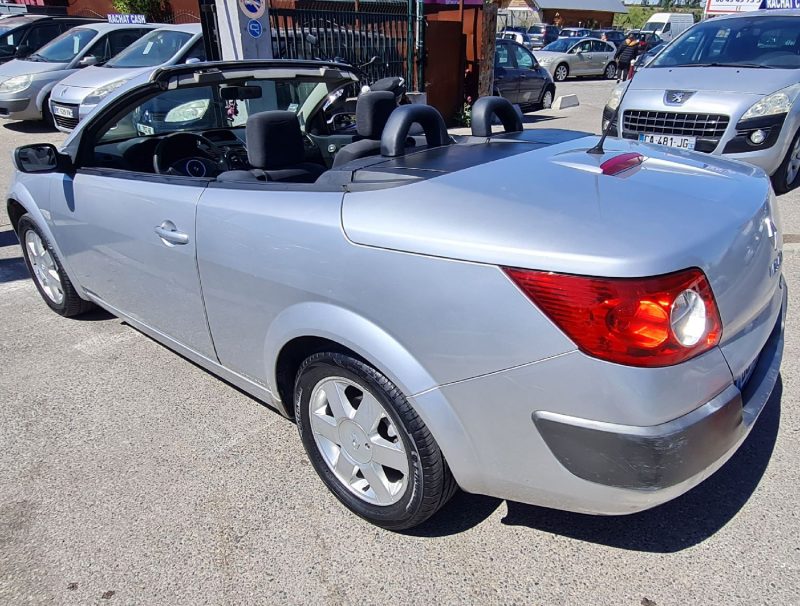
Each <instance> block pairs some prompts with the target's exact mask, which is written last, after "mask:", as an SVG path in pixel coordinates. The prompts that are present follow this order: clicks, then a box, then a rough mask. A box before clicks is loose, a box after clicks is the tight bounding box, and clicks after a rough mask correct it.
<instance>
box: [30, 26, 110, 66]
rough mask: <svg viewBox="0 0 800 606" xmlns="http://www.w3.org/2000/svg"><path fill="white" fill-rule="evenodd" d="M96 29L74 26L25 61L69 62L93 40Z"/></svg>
mask: <svg viewBox="0 0 800 606" xmlns="http://www.w3.org/2000/svg"><path fill="white" fill-rule="evenodd" d="M96 35H97V31H96V30H93V29H84V28H81V27H76V28H73V29H71V30H69V31H68V32H64V33H63V34H61V35H60V36H59V37H58V38H56V39H55V40H53V41H52V42H50V43H49V44H45V45H44V46H43V47H42V48H40V49H39V50H38V52H36V53H34V54H32V55H31V56H30V57H28V58H27V61H46V62H48V63H69V62H70V61H72V60H73V59H74V58H75V57H77V56H78V54H79V53H80V52H81V51H82V50H83V49H84V48H86V46H87V45H88V44H89V43H90V42H91V41H92V40H94V37H95V36H96Z"/></svg>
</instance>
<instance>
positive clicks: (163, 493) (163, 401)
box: [0, 81, 800, 606]
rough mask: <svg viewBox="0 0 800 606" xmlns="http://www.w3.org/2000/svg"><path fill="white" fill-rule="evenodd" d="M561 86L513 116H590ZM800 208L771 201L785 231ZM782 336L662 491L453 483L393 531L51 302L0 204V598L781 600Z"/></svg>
mask: <svg viewBox="0 0 800 606" xmlns="http://www.w3.org/2000/svg"><path fill="white" fill-rule="evenodd" d="M559 88H560V91H559V92H560V93H565V92H577V94H578V95H579V97H580V101H581V107H579V108H575V109H571V110H565V111H561V112H556V111H551V112H546V113H544V114H542V115H540V116H538V117H536V118H529V124H528V126H529V127H531V128H540V127H545V128H570V129H581V130H589V131H593V132H594V131H596V130H597V128H598V126H599V116H600V109H601V108H602V105H603V104H604V102H605V100H606V98H607V96H608V93H609V90H610V88H611V83H609V82H604V81H585V82H577V83H567V84H564V85H561V86H560V87H559ZM32 130H35V129H31V128H30V127H29V126H25V125H20V124H15V123H11V124H0V157H2V158H5V159H6V160H5V161H4V162H3V163H2V164H0V188H2V189H3V190H4V191H5V189H6V188H7V185H8V179H9V176H10V170H11V169H10V165H9V161H8V158H9V154H10V151H11V150H12V149H13V148H14V147H15V146H17V145H20V144H22V143H25V142H33V141H41V140H46V141H54V142H56V141H62V140H63V136H62V135H60V134H54V133H51V132H42V131H40V132H31V131H32ZM520 178H524V175H520ZM534 185H535V184H532V189H533V186H534ZM564 187H565V188H567V187H569V184H568V183H567V184H564ZM538 194H539V195H542V194H551V195H558V192H538ZM642 203H643V204H646V203H648V201H646V200H643V201H642ZM799 208H800V193H792V194H789V195H786V196H784V197H783V198H782V199H781V209H782V212H783V216H784V222H785V227H786V231H787V232H788V233H790V234H800V210H798V209H799ZM799 240H800V239H799ZM799 250H800V249H796V248H795V246H794V245H789V246H788V247H787V250H786V253H785V264H784V271H785V274H786V278H787V280H788V283H789V287H790V289H791V290H793V291H794V293H797V292H800V252H799ZM798 349H800V322H798V316H797V307H796V306H794V307H792V308H790V316H789V323H788V332H787V344H786V353H785V358H784V365H783V373H782V381H781V383H780V385H779V388H778V389H777V393H776V394H775V396H774V397H773V399H772V401H771V402H770V403H769V405H768V408H767V409H766V410H765V412H764V414H763V415H762V418H761V419H760V420H759V422H758V424H757V426H756V427H755V429H754V430H753V433H752V434H751V436H750V438H749V439H748V440H747V442H746V443H745V444H744V446H743V447H742V449H741V450H740V451H739V452H738V453H737V454H736V455H735V456H734V457H733V458H732V459H731V461H730V462H729V463H728V464H727V465H726V466H725V467H724V468H723V469H722V470H720V471H719V472H718V473H717V474H716V475H714V476H713V477H712V478H711V479H709V480H708V481H707V482H705V483H704V484H702V485H701V486H700V487H698V488H697V489H695V490H694V491H692V492H690V493H688V494H687V495H685V496H684V497H682V498H680V499H678V500H676V501H674V502H672V503H669V504H666V505H664V506H661V507H659V508H657V509H655V510H651V511H649V512H645V513H642V514H637V515H633V516H628V517H619V518H613V517H612V518H597V517H591V516H583V515H577V514H569V513H563V512H557V511H552V510H548V509H543V508H538V507H531V506H527V505H520V504H517V503H509V502H504V501H500V500H497V499H490V498H486V497H479V496H473V495H466V494H460V495H458V496H457V497H456V498H455V499H454V500H453V501H452V502H451V503H450V504H449V505H448V506H447V507H446V508H445V509H444V510H442V511H441V512H440V513H439V515H438V516H437V517H436V518H435V519H434V520H432V521H430V522H429V523H427V524H426V525H425V526H423V527H421V528H418V529H416V530H415V531H413V532H411V533H408V534H394V533H390V532H386V531H383V530H379V529H377V528H375V527H372V526H370V525H368V524H366V523H364V522H362V521H360V520H359V519H357V518H356V517H354V516H353V515H351V514H349V512H347V511H346V510H345V509H344V508H343V507H342V506H340V505H339V503H338V502H337V501H336V500H335V499H334V498H333V497H332V496H331V495H330V494H328V492H327V491H326V490H325V489H324V487H323V486H322V483H321V482H320V481H319V480H318V479H317V477H316V476H315V474H314V472H313V470H312V468H311V467H310V465H309V464H307V462H306V459H305V454H304V452H303V450H302V447H301V445H300V442H299V440H298V438H297V435H296V430H295V427H294V425H293V424H292V423H290V422H289V421H286V420H284V419H283V418H281V417H280V416H279V415H277V414H276V413H274V412H272V411H270V410H269V409H267V408H266V407H264V406H262V405H261V404H259V403H258V402H257V401H255V400H253V399H251V398H250V397H248V396H246V395H244V394H243V393H241V392H239V391H237V390H236V389H234V388H232V387H230V386H229V385H227V384H225V383H223V382H221V381H219V380H217V379H216V378H214V377H212V376H211V375H209V374H207V373H206V372H204V371H202V370H200V369H199V368H197V367H195V366H194V365H192V364H191V363H189V362H187V361H186V360H184V359H182V358H180V357H178V356H176V355H175V354H173V353H171V352H169V351H168V350H166V349H165V348H163V347H161V346H160V345H158V344H157V343H155V342H154V341H151V340H150V339H148V338H147V337H145V336H143V335H141V334H139V333H138V332H136V331H134V330H133V329H131V328H129V327H127V326H125V325H123V324H122V323H121V322H120V321H119V320H116V319H114V318H112V317H110V316H108V315H107V314H104V313H100V312H97V313H95V314H93V315H90V316H89V317H88V318H85V319H81V320H65V319H62V318H60V317H58V316H56V315H55V314H53V313H52V312H50V311H49V310H48V308H47V307H46V306H45V305H44V303H42V302H41V301H40V299H39V296H38V294H37V293H36V290H35V288H34V286H33V284H32V283H31V282H30V280H29V279H28V277H27V273H26V270H25V268H24V265H23V263H22V260H21V257H20V251H19V247H18V245H17V242H16V239H15V237H14V235H13V234H12V233H11V232H10V231H9V227H8V225H7V219H6V217H5V213H4V212H2V218H0V360H2V364H3V368H2V373H0V604H27V603H34V604H38V603H57V604H93V603H96V604H114V603H117V604H256V603H270V604H273V603H299V602H313V603H332V604H340V603H354V604H355V603H359V604H360V603H370V604H371V603H391V604H420V603H425V604H429V603H436V604H438V603H446V604H466V603H519V604H569V605H578V604H588V605H600V604H609V605H615V606H617V605H632V606H634V605H636V606H638V605H639V604H643V605H645V606H653V605H654V604H655V605H658V606H667V605H686V604H709V605H712V604H713V605H715V606H722V605H730V604H748V605H749V604H770V605H772V604H775V605H781V606H785V605H791V604H800V507H798V500H800V499H798V497H800V482H798V480H800V471H799V470H800V448H798V441H800V411H798V402H799V401H800V365H798V353H799V352H798Z"/></svg>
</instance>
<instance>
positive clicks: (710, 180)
mask: <svg viewBox="0 0 800 606" xmlns="http://www.w3.org/2000/svg"><path fill="white" fill-rule="evenodd" d="M595 142H596V139H594V138H585V139H579V140H577V141H571V142H567V143H563V144H559V145H553V146H550V147H545V148H542V149H538V150H534V151H530V152H526V153H521V154H518V155H514V156H511V157H506V158H503V159H500V160H496V161H493V162H486V163H483V164H478V165H475V166H472V167H470V168H466V169H463V170H457V171H454V172H451V173H448V174H442V175H441V176H437V177H434V178H429V179H427V180H424V181H421V182H417V183H414V184H411V185H407V186H402V187H396V188H388V189H382V190H379V191H370V192H357V193H348V194H346V196H345V198H344V203H343V212H342V221H343V227H344V230H345V233H346V234H347V236H348V238H350V239H351V240H352V241H353V242H356V243H358V244H362V245H367V246H377V247H382V248H390V249H395V250H400V251H405V252H410V253H416V254H425V255H433V256H440V257H449V258H453V259H458V260H461V261H468V262H478V263H489V264H496V265H500V266H512V267H522V268H528V269H539V270H547V271H555V272H564V273H573V274H583V275H591V276H603V277H643V276H655V275H660V274H666V273H670V272H674V271H678V270H682V269H686V268H689V267H699V268H700V269H702V270H703V271H704V272H705V274H706V276H707V277H708V279H709V282H710V283H711V286H712V290H713V292H714V295H715V298H716V300H717V304H718V306H719V309H720V316H721V318H722V323H723V336H722V342H721V347H722V349H723V352H724V353H725V355H726V358H727V359H728V360H729V363H730V365H731V370H732V371H733V373H734V375H737V374H739V373H741V372H743V371H744V370H745V369H746V368H747V366H748V365H749V364H750V363H751V362H752V360H753V357H754V356H755V355H756V353H757V351H758V350H759V349H760V348H761V347H762V346H763V344H764V343H765V342H766V339H767V337H768V335H769V332H770V330H771V324H772V325H774V320H775V318H776V314H777V311H778V309H779V308H780V294H779V290H780V286H779V283H780V262H781V253H780V250H781V246H782V242H781V235H780V221H779V218H778V217H777V215H776V209H775V208H774V206H773V203H772V202H771V197H772V194H771V189H770V186H769V180H768V179H767V177H766V176H765V175H764V174H763V172H761V171H760V170H759V169H756V168H753V167H749V166H747V165H744V164H741V163H734V162H729V161H726V160H723V159H718V158H714V157H709V156H705V155H701V154H696V153H689V152H669V151H667V150H665V149H660V148H657V147H655V146H648V145H643V144H639V143H636V142H629V141H620V140H614V141H608V142H607V143H606V153H604V154H602V155H590V154H587V153H585V152H586V149H588V148H589V147H591V146H592V145H594V143H595ZM632 152H636V153H641V154H642V155H643V156H644V161H643V162H642V163H641V164H640V165H637V166H634V167H633V168H631V169H630V170H627V171H623V172H621V173H619V174H616V175H613V176H611V175H604V174H602V169H601V168H600V166H601V164H603V163H604V162H607V161H608V160H610V159H612V158H614V157H615V156H617V155H620V154H623V153H632ZM420 153H423V154H424V153H425V152H420ZM476 153H477V152H476ZM770 234H771V235H770ZM776 264H777V267H776ZM770 323H771V324H770Z"/></svg>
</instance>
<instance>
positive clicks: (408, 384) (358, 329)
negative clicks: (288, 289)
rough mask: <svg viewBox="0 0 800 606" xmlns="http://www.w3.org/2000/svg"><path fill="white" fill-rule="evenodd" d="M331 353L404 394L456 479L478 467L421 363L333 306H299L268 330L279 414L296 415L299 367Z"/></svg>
mask: <svg viewBox="0 0 800 606" xmlns="http://www.w3.org/2000/svg"><path fill="white" fill-rule="evenodd" d="M328 348H332V349H333V350H334V351H338V352H340V353H347V354H349V355H352V356H354V357H356V358H357V359H360V360H362V361H363V362H364V363H366V364H369V365H370V366H372V367H374V368H375V369H377V370H378V371H380V372H381V373H383V374H384V375H386V377H388V378H389V379H390V380H391V381H392V383H394V384H395V385H396V386H397V387H398V388H399V389H400V391H402V392H403V394H404V395H405V396H406V397H407V398H408V401H409V403H410V404H411V406H413V407H414V410H415V411H416V412H417V414H418V415H419V416H420V418H421V419H422V420H423V422H424V423H425V424H426V425H427V426H428V429H429V430H430V432H431V434H432V435H433V436H434V438H435V439H436V442H437V443H438V445H439V448H440V449H441V450H442V453H443V454H444V457H445V459H446V460H447V461H448V464H449V465H450V467H451V469H452V471H453V474H454V475H455V477H456V479H457V480H458V478H459V475H462V474H460V473H459V471H460V469H465V468H466V469H474V468H476V462H475V461H476V457H475V454H474V450H473V448H472V445H471V444H472V441H471V440H470V439H469V436H468V435H467V433H466V431H465V429H464V427H463V425H462V423H461V420H460V419H459V417H458V415H457V414H456V411H455V410H454V408H453V406H452V405H450V403H449V402H447V401H446V400H445V398H444V396H443V394H441V393H440V392H439V390H437V389H436V387H437V383H436V381H435V380H434V379H433V377H432V376H431V375H430V374H429V373H428V372H427V371H426V370H425V368H424V367H423V366H422V364H421V363H420V362H419V361H418V360H417V359H416V358H414V356H413V355H412V354H411V353H410V352H409V351H408V350H407V349H406V348H405V347H403V345H402V344H401V343H400V342H399V341H398V340H397V339H396V338H394V337H393V336H392V335H390V334H389V333H387V332H386V331H384V330H383V329H382V328H380V327H379V326H377V325H376V324H374V323H373V322H371V321H370V320H368V319H367V318H364V317H362V316H360V315H358V314H356V313H355V312H353V311H351V310H347V309H344V308H341V307H338V306H336V305H333V304H330V303H322V302H308V303H301V304H298V305H295V306H293V307H290V308H289V309H287V310H285V311H284V312H282V313H281V314H280V315H279V316H278V317H277V318H276V319H275V321H274V322H273V323H272V326H271V327H270V330H269V333H268V335H267V338H266V350H265V351H266V353H267V356H266V357H265V360H266V361H267V383H268V387H269V389H270V391H271V392H272V394H273V395H274V396H275V399H276V402H275V404H276V405H277V406H278V408H279V409H280V410H281V412H283V413H284V414H286V416H289V417H291V416H293V413H294V411H293V397H294V381H295V377H296V374H297V370H298V368H299V367H300V364H302V362H303V360H305V359H306V358H307V357H308V356H310V355H313V354H314V353H318V352H320V351H327V350H328ZM423 392H424V394H423ZM417 395H420V396H421V395H425V401H426V402H435V405H430V406H428V405H425V406H423V405H421V404H420V402H419V401H417V397H416V396H417Z"/></svg>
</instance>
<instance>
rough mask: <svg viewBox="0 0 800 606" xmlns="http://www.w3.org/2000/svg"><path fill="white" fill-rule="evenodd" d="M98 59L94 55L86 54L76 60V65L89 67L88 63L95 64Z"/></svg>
mask: <svg viewBox="0 0 800 606" xmlns="http://www.w3.org/2000/svg"><path fill="white" fill-rule="evenodd" d="M98 63H100V59H99V58H98V57H95V56H94V55H86V56H85V57H83V58H81V60H80V61H78V67H89V66H90V65H97V64H98Z"/></svg>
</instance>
